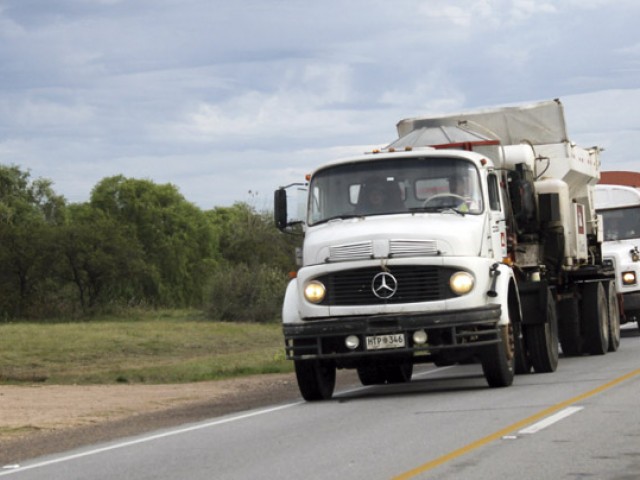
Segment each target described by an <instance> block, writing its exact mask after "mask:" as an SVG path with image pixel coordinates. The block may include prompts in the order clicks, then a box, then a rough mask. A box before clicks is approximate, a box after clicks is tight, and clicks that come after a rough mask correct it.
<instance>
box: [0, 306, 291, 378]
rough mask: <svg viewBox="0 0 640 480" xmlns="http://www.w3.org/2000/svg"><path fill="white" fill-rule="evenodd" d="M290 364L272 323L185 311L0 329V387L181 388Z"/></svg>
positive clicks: (279, 369) (281, 369)
mask: <svg viewBox="0 0 640 480" xmlns="http://www.w3.org/2000/svg"><path fill="white" fill-rule="evenodd" d="M292 367H293V365H292V362H290V361H287V360H285V358H284V342H283V337H282V328H281V326H280V325H279V324H253V323H252V324H249V323H220V322H210V321H206V320H204V319H203V318H201V317H200V316H199V315H198V314H197V313H196V312H192V311H161V312H136V313H135V314H133V315H132V316H130V317H128V318H126V319H123V318H120V317H111V318H110V317H104V318H99V319H94V320H91V321H90V322H83V323H71V322H69V323H64V322H57V323H4V324H0V383H4V384H16V383H34V382H43V383H46V384H109V383H183V382H195V381H203V380H217V379H222V378H230V377H235V376H242V375H250V374H260V373H279V372H291V371H292Z"/></svg>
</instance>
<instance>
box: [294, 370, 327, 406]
mask: <svg viewBox="0 0 640 480" xmlns="http://www.w3.org/2000/svg"><path fill="white" fill-rule="evenodd" d="M294 364H295V369H296V379H297V380H298V388H299V389H300V393H301V394H302V398H304V399H305V400H307V401H309V402H313V401H316V400H328V399H330V398H331V396H332V395H333V390H334V388H335V386H336V366H335V365H334V364H333V363H330V362H327V361H322V360H295V361H294Z"/></svg>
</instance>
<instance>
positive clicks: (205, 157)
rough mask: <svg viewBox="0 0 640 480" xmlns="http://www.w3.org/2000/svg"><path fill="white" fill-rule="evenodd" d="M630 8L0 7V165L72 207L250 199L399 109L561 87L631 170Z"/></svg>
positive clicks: (503, 2)
mask: <svg viewBox="0 0 640 480" xmlns="http://www.w3.org/2000/svg"><path fill="white" fill-rule="evenodd" d="M639 13H640V5H638V4H637V2H635V1H631V0H623V1H620V2H615V4H613V3H611V2H603V1H599V0H580V1H578V0H565V1H561V2H551V1H542V2H536V1H533V0H484V1H477V0H454V1H451V0H430V1H429V2H424V1H418V0H399V1H397V2H382V1H375V2H371V1H369V0H367V1H365V0H351V1H349V2H338V1H337V0H330V1H327V2H310V1H300V2H289V1H285V0H268V1H264V0H261V1H258V0H240V1H238V2H226V1H222V0H216V1H210V0H209V1H207V0H136V1H118V0H102V1H100V0H66V1H63V0H60V1H56V2H50V1H48V0H39V1H36V0H5V1H4V2H3V4H2V6H0V68H1V71H0V73H1V75H0V162H1V163H3V164H12V163H13V164H17V165H20V166H21V167H23V168H26V169H30V170H31V172H32V175H33V176H36V177H40V176H42V177H45V178H50V179H51V180H53V181H54V187H55V188H56V190H57V191H58V192H59V193H61V194H63V195H65V196H66V197H67V198H69V199H70V200H71V201H84V200H86V199H87V198H88V195H89V192H90V190H91V188H92V187H93V186H94V185H95V184H96V183H97V182H98V181H99V180H101V179H102V178H104V177H106V176H111V175H117V174H124V175H126V176H133V177H140V178H149V179H152V180H153V181H157V182H160V183H165V182H171V183H174V184H176V185H177V186H178V187H179V188H180V190H181V192H182V193H183V194H184V195H185V197H186V198H187V199H189V200H191V201H193V202H194V203H197V204H198V205H202V206H204V207H210V206H213V205H225V204H231V203H233V202H234V201H246V200H248V199H250V200H251V201H252V202H256V203H262V200H260V199H261V197H262V196H263V195H264V198H265V199H268V200H269V201H270V198H271V193H270V192H271V191H272V190H273V189H274V188H276V187H277V186H278V185H281V184H285V183H289V182H291V181H294V180H299V179H300V178H301V177H302V176H303V175H304V174H305V173H307V172H309V171H310V170H312V169H313V168H314V166H316V165H317V164H319V163H320V162H323V161H325V160H328V159H331V158H333V157H335V156H336V155H338V156H340V155H341V154H352V153H358V152H361V151H363V150H365V149H367V148H370V147H372V146H379V145H384V144H386V143H388V142H389V141H391V140H393V138H394V136H395V123H396V122H397V121H398V120H399V119H401V118H404V117H410V116H416V115H424V114H429V113H445V112H450V111H460V110H464V109H468V108H476V107H484V106H492V105H501V104H512V103H519V102H528V101H534V100H541V99H549V98H555V97H561V98H562V99H563V100H564V101H565V105H566V106H567V116H568V119H569V122H568V124H569V131H570V133H572V135H574V136H575V137H576V138H575V139H576V140H577V141H579V142H580V143H584V144H588V145H592V144H596V143H601V144H603V145H604V146H605V147H606V148H607V150H606V152H605V154H604V155H603V158H604V159H605V160H603V162H606V163H604V165H605V166H607V167H609V166H610V167H611V168H610V169H613V168H614V167H615V168H616V169H617V168H618V167H619V166H625V167H626V168H630V166H633V165H634V163H633V160H631V159H632V158H633V156H634V155H633V153H632V151H631V149H632V146H635V144H637V140H638V133H637V132H638V128H640V118H639V115H638V114H637V113H636V111H637V108H635V106H637V105H638V101H639V100H640V98H639V93H638V92H639V91H640V87H638V85H640V82H639V70H640V68H639V67H640V63H639V62H640V48H639V47H638V46H639V45H640V35H639V34H638V33H636V32H637V30H636V28H635V24H634V23H635V19H636V18H638V14H639ZM633 169H637V165H636V166H635V167H633ZM249 191H251V194H249ZM256 192H259V193H258V194H256ZM265 201H267V200H265Z"/></svg>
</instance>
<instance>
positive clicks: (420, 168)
mask: <svg viewBox="0 0 640 480" xmlns="http://www.w3.org/2000/svg"><path fill="white" fill-rule="evenodd" d="M482 209H483V205H482V195H481V189H480V182H479V174H478V171H477V169H476V167H475V165H474V164H473V163H471V162H470V161H467V160H463V159H459V158H447V157H443V158H431V157H424V158H423V157H409V158H406V157H405V158H393V159H382V160H377V159H376V160H371V161H362V162H353V163H345V164H340V165H333V166H330V167H327V168H324V169H322V170H320V171H318V172H316V174H315V175H314V176H313V178H312V180H311V184H310V186H309V205H308V215H309V218H308V220H309V222H308V223H309V225H315V224H318V223H321V222H326V221H329V220H332V219H338V218H351V217H362V216H372V215H391V214H398V213H409V212H427V213H442V212H457V213H460V214H472V215H477V214H479V213H481V212H482Z"/></svg>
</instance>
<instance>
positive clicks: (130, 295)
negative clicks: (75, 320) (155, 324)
mask: <svg viewBox="0 0 640 480" xmlns="http://www.w3.org/2000/svg"><path fill="white" fill-rule="evenodd" d="M69 217H70V219H71V221H70V222H69V223H68V224H67V225H65V226H64V227H63V228H61V229H60V230H59V231H58V235H57V241H56V244H57V245H58V248H59V250H60V253H61V256H62V257H63V258H64V260H65V261H64V262H62V263H61V264H60V267H59V270H58V272H59V275H60V277H61V278H62V279H63V280H64V281H67V282H70V283H72V284H73V285H74V286H75V287H76V290H77V294H78V301H79V303H80V306H81V308H82V310H83V311H85V312H87V311H90V310H91V309H94V308H95V307H96V306H98V305H101V304H106V303H111V304H117V303H124V304H130V303H132V302H133V303H140V302H141V301H143V299H144V298H146V297H147V296H148V295H149V294H150V293H151V292H149V291H146V290H145V286H148V285H152V284H153V283H154V282H153V281H150V280H149V277H150V276H151V277H152V276H153V274H152V272H150V271H149V269H148V268H147V266H146V264H145V262H144V258H143V252H142V247H141V245H140V243H139V242H138V241H137V240H136V238H135V237H134V236H132V235H131V232H130V228H128V227H127V226H126V225H122V224H121V223H119V222H117V221H116V220H114V219H113V218H110V217H108V216H107V215H106V214H105V213H104V212H103V211H101V210H98V209H95V208H93V207H91V206H90V205H89V204H80V205H72V206H70V207H69ZM152 293H155V292H152Z"/></svg>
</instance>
